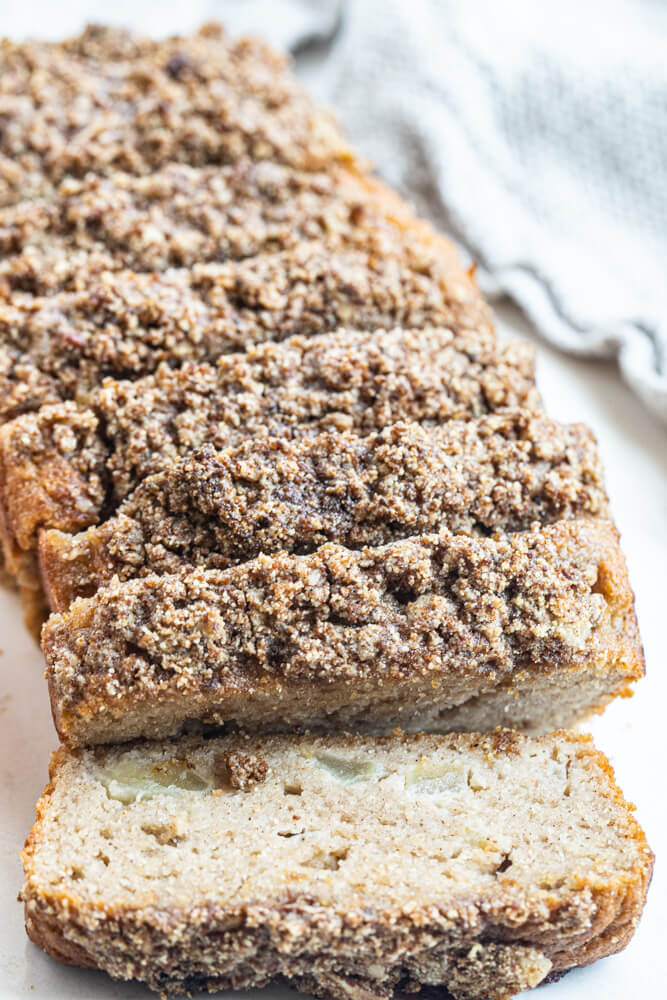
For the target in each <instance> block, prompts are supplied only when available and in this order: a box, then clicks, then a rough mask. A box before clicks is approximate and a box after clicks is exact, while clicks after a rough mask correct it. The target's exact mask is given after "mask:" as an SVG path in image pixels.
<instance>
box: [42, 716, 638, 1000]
mask: <svg viewBox="0 0 667 1000" xmlns="http://www.w3.org/2000/svg"><path fill="white" fill-rule="evenodd" d="M37 816H38V818H37V822H36V824H35V826H34V827H33V830H32V832H31V833H30V836H29V838H28V841H27V843H26V847H25V850H24V852H23V862H24V867H25V873H26V881H25V885H24V888H23V891H22V899H23V901H24V904H25V916H26V927H27V931H28V934H29V935H30V937H31V938H32V939H33V941H35V942H36V943H37V944H39V945H40V946H41V947H42V948H44V949H45V950H46V951H47V952H49V953H50V954H51V955H53V956H54V957H55V958H58V959H59V960H61V961H64V962H68V963H69V964H73V965H81V966H86V967H90V968H99V969H103V970H105V971H106V972H108V973H110V974H111V975H112V976H114V977H116V978H118V979H140V980H142V981H143V982H145V983H147V984H148V985H149V986H150V987H151V988H152V989H154V990H157V991H164V992H165V993H168V994H179V993H184V992H197V991H199V990H201V989H209V990H216V989H241V988H245V987H253V986H263V985H266V984H267V983H269V982H271V981H273V980H275V979H276V978H277V977H285V978H286V979H287V980H288V982H289V983H290V984H291V985H293V986H296V987H297V988H298V989H301V990H304V991H306V992H308V993H314V994H315V995H317V996H322V997H330V998H335V1000H350V998H352V1000H368V998H376V1000H391V998H392V997H394V996H397V995H402V993H403V992H404V991H405V989H406V987H409V989H410V990H412V991H414V990H415V989H418V988H419V987H420V986H437V987H446V988H447V989H448V990H449V991H450V994H451V995H452V996H453V997H454V998H455V1000H489V998H491V1000H506V998H508V997H509V996H510V995H513V994H514V993H516V992H517V991H519V990H523V989H526V988H528V987H532V986H537V985H538V984H539V983H540V982H542V981H543V980H544V979H545V978H546V977H547V976H548V975H550V974H551V975H554V974H557V973H559V972H562V971H564V970H568V969H571V968H573V967H576V966H580V965H586V964H588V963H590V962H592V961H595V960H596V959H599V958H603V957H605V956H607V955H610V954H613V953H614V952H617V951H619V950H620V949H621V948H623V947H624V946H625V945H626V944H627V942H628V940H629V939H630V937H631V936H632V934H633V932H634V930H635V928H636V926H637V922H638V920H639V917H640V915H641V911H642V907H643V904H644V899H645V895H646V890H647V887H648V883H649V879H650V875H651V870H652V861H653V859H652V855H651V852H650V849H649V848H648V846H647V844H646V841H645V838H644V835H643V833H642V831H641V829H640V828H639V826H638V824H637V822H636V821H635V819H634V818H633V815H632V810H631V807H629V806H628V804H627V803H626V802H625V800H624V799H623V796H622V794H621V792H620V791H619V789H618V788H617V786H616V785H615V783H614V779H613V772H612V770H611V768H610V766H609V764H608V762H607V761H606V759H605V758H604V757H603V756H602V754H600V753H598V752H596V751H595V749H594V747H593V746H592V745H591V743H590V740H589V739H588V738H586V737H581V736H575V735H572V734H568V733H563V732H561V733H554V734H550V735H548V736H544V737H542V738H540V739H530V738H525V737H521V736H519V735H518V734H516V733H513V732H510V731H507V730H505V731H499V732H496V733H493V734H490V735H486V736H477V735H465V736H463V735H456V736H445V737H442V736H440V737H437V736H423V735H415V736H406V735H402V734H400V733H396V734H394V735H393V736H391V737H388V738H383V739H373V738H369V737H362V736H356V737H351V736H345V735H332V736H327V737H316V736H313V735H310V734H304V735H301V736H292V737H288V736H285V737H264V738H262V737H258V736H255V737H245V736H243V735H240V734H239V735H235V736H232V737H225V738H213V739H208V740H201V739H198V738H192V737H190V738H188V739H184V740H182V741H176V742H166V743H163V744H144V745H138V746H135V747H133V748H131V749H126V750H123V749H117V748H111V749H107V750H103V751H102V750H99V749H98V750H97V751H80V752H78V753H76V754H72V753H69V752H68V751H66V750H64V749H61V750H59V751H58V752H57V753H56V754H55V755H54V757H53V759H52V762H51V782H50V784H49V785H48V787H47V789H46V791H45V793H44V795H43V797H42V799H41V800H40V802H39V804H38V807H37Z"/></svg>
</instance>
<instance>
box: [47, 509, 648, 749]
mask: <svg viewBox="0 0 667 1000" xmlns="http://www.w3.org/2000/svg"><path fill="white" fill-rule="evenodd" d="M42 647H43V650H44V654H45V657H46V663H47V678H48V681H49V691H50V696H51V706H52V709H53V716H54V720H55V723H56V727H57V729H58V733H59V735H60V737H61V739H62V741H63V742H65V743H68V744H69V745H72V746H80V745H84V744H95V743H110V742H120V741H123V740H130V739H134V738H136V737H140V736H145V737H150V738H153V737H161V736H166V735H172V734H176V733H178V732H180V731H181V730H182V729H183V728H184V727H185V726H186V724H187V723H188V721H189V720H193V719H198V720H201V721H203V722H210V723H215V724H220V723H231V722H233V723H237V724H239V725H241V726H247V727H248V728H259V727H263V728H265V729H272V730H275V729H284V728H286V727H290V728H293V727H299V726H310V727H313V726H315V727H317V726H321V727H326V728H346V727H350V728H366V729H372V730H377V729H391V728H392V727H393V726H395V725H401V726H403V727H405V728H408V729H413V730H414V729H432V730H440V731H448V730H452V729H461V730H478V729H479V730H484V729H493V728H495V727H496V726H497V725H500V724H503V723H506V724H508V725H510V726H512V727H513V728H525V729H530V730H537V731H545V730H548V729H551V728H555V727H556V726H557V725H561V724H562V725H567V724H570V723H572V722H574V721H576V720H577V719H580V718H581V717H583V716H585V715H587V714H588V713H590V712H591V711H593V710H595V709H597V708H601V707H603V706H604V705H605V704H606V703H607V702H608V701H609V700H610V698H612V697H613V696H614V695H618V694H623V693H627V690H628V685H629V683H630V682H631V681H633V680H636V679H637V678H638V677H639V676H640V675H641V673H642V670H643V658H642V650H641V645H640V642H639V636H638V632H637V623H636V619H635V615H634V607H633V597H632V591H631V589H630V586H629V583H628V578H627V572H626V568H625V563H624V560H623V557H622V555H621V552H620V549H619V546H618V541H617V535H616V532H615V529H614V528H613V526H612V525H611V524H610V523H609V522H606V521H595V520H583V521H559V522H557V523H556V524H553V525H549V526H547V527H545V528H541V529H539V530H535V531H527V532H520V533H518V534H514V535H504V536H503V535H501V536H498V537H494V538H474V537H470V536H466V535H452V534H451V533H449V532H442V533H441V534H437V535H422V536H418V537H414V538H410V539H407V540H404V541H400V542H394V543H392V544H390V545H386V546H381V547H379V548H369V549H365V550H363V551H361V552H355V551H350V550H349V549H346V548H343V547H342V546H341V545H335V544H327V545H325V546H323V547H322V548H320V549H318V550H317V551H316V552H314V553H313V554H311V555H306V556H297V555H289V554H285V553H284V554H281V555H277V556H259V557H258V558H257V559H255V560H252V561H251V562H246V563H243V564H242V565H241V566H236V567H233V568H232V569H228V570H202V569H195V570H190V571H189V572H184V573H182V574H174V575H171V576H164V577H157V576H148V577H144V578H143V579H139V580H132V581H130V582H127V583H121V582H119V581H117V580H114V581H113V582H112V583H111V584H110V585H109V586H108V587H106V588H104V589H102V590H99V591H98V592H97V594H96V595H95V596H94V597H92V598H89V599H87V600H83V599H80V600H77V601H75V602H74V603H73V604H72V605H71V607H70V609H69V610H68V611H67V612H64V613H62V614H59V615H52V616H51V618H50V619H49V620H48V622H47V623H46V625H45V626H44V629H43V632H42Z"/></svg>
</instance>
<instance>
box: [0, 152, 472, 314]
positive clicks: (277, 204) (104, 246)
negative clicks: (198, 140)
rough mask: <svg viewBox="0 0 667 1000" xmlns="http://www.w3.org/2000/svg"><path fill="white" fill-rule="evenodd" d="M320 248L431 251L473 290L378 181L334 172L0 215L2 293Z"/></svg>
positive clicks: (230, 174)
mask: <svg viewBox="0 0 667 1000" xmlns="http://www.w3.org/2000/svg"><path fill="white" fill-rule="evenodd" d="M317 240H325V241H326V244H327V246H328V247H330V248H331V249H336V250H338V249H347V250H351V249H360V250H372V251H373V252H374V253H375V255H376V256H378V257H382V256H383V255H384V254H385V253H386V252H389V253H390V254H394V253H395V252H396V247H397V245H401V246H403V247H404V248H405V252H407V253H412V254H413V255H414V257H415V259H416V260H420V259H422V258H423V257H424V253H425V248H426V247H427V246H430V247H431V248H432V250H433V252H434V253H437V256H438V264H439V266H440V268H442V269H443V273H444V271H445V270H447V269H449V271H450V273H451V276H452V280H456V281H458V282H459V283H463V284H465V283H470V279H469V278H468V277H467V276H466V274H465V272H464V271H463V269H462V266H461V262H460V260H459V257H458V254H457V252H456V249H455V247H454V246H453V245H452V244H451V243H449V241H447V240H446V239H445V238H444V237H442V236H439V235H436V233H435V232H434V230H433V229H432V228H431V227H430V226H429V225H428V223H426V222H423V221H421V220H419V219H417V218H416V217H415V216H414V214H413V212H412V211H411V209H410V207H409V206H408V205H407V204H406V203H405V202H403V201H402V200H401V199H400V198H399V197H398V196H397V195H395V194H394V193H393V192H392V191H390V190H389V189H388V188H386V187H385V186H384V185H382V184H381V183H380V182H379V181H377V180H376V179H375V178H373V177H370V176H366V175H364V174H361V173H359V172H358V171H356V170H353V169H351V168H343V167H339V166H337V165H336V164H335V163H334V164H332V165H331V167H330V169H329V171H328V172H327V173H323V172H321V171H320V172H306V171H302V170H295V169H294V168H292V167H288V166H285V165H283V164H279V163H275V162H268V161H264V162H253V161H251V160H247V159H245V160H240V161H239V162H238V163H236V164H234V165H233V166H228V167H191V166H188V165H186V164H179V163H170V164H167V166H165V167H163V168H162V169H160V170H158V171H156V172H155V173H153V174H151V175H150V176H148V177H135V176H133V175H131V174H124V173H115V174H112V175H110V176H108V177H101V176H99V175H97V174H89V175H87V176H86V177H84V178H81V179H78V178H73V177H68V178H66V179H65V180H64V181H63V182H62V183H61V184H60V185H59V186H58V187H57V188H56V190H55V191H54V192H53V194H52V195H51V196H50V197H49V198H39V199H35V200H32V201H24V202H20V203H19V204H17V205H12V206H10V207H6V208H4V209H0V252H1V253H2V260H0V289H4V292H5V294H6V295H9V294H11V293H13V292H16V291H23V292H30V293H32V294H33V295H45V294H53V293H54V292H55V291H59V290H63V289H66V290H70V291H76V290H82V289H85V288H86V286H87V284H88V282H89V280H90V276H91V274H93V273H100V272H102V271H118V270H123V269H129V270H134V271H148V272H151V273H153V272H161V271H165V270H167V269H169V268H174V267H176V268H180V267H192V266H193V265H195V264H200V263H203V262H207V261H211V262H224V261H226V260H229V259H233V260H241V259H243V258H246V257H254V256H256V255H257V254H259V253H271V252H278V251H284V250H293V249H295V248H296V247H298V246H299V244H301V243H303V242H313V241H317Z"/></svg>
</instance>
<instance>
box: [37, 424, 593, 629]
mask: <svg viewBox="0 0 667 1000" xmlns="http://www.w3.org/2000/svg"><path fill="white" fill-rule="evenodd" d="M606 511H607V501H606V497H605V492H604V486H603V481H602V470H601V466H600V461H599V457H598V454H597V450H596V448H595V443H594V440H593V437H592V435H591V434H590V432H589V431H588V430H587V429H586V428H584V427H582V426H580V425H579V426H574V427H562V426H560V425H559V424H557V423H555V422H554V421H553V420H549V419H548V418H546V417H544V416H540V415H536V414H534V413H533V412H531V411H526V410H513V411H506V412H505V413H503V414H498V415H493V416H489V417H481V418H478V419H477V420H469V421H456V420H455V421H450V422H449V423H446V424H443V425H442V426H441V427H435V428H428V429H427V428H424V427H422V426H420V425H419V424H414V423H400V424H394V425H392V426H391V427H389V428H387V429H385V430H384V431H382V432H380V433H379V434H373V435H370V436H368V437H364V438H360V437H358V436H356V435H353V434H350V433H349V432H348V433H345V432H338V433H326V434H322V435H319V436H317V437H314V438H310V439H303V440H300V441H291V442H290V441H284V440H281V439H277V438H267V439H263V440H260V441H256V440H255V441H248V442H245V443H244V444H242V445H239V446H238V447H236V448H232V449H229V450H226V451H221V450H216V449H213V448H212V447H211V446H206V447H204V448H203V449H201V450H199V451H197V452H194V453H193V454H192V455H188V456H187V457H186V458H184V459H183V460H181V461H179V462H177V463H176V464H174V465H173V466H172V467H171V468H169V469H168V470H167V471H165V472H163V473H160V474H158V475H156V476H152V477H149V478H148V479H147V480H144V482H143V484H141V485H140V486H139V487H138V488H137V489H136V490H135V491H134V492H133V493H132V495H131V496H130V497H129V498H128V499H127V500H126V501H125V502H124V503H123V504H122V505H121V507H120V509H119V511H118V514H117V515H116V516H114V517H113V518H111V519H110V520H108V521H106V522H104V523H103V524H101V525H100V526H95V527H92V528H89V529H88V530H87V531H86V532H82V533H80V534H77V535H71V534H67V533H65V532H62V531H56V530H51V531H46V532H43V533H42V535H41V538H40V543H39V561H40V569H41V577H42V581H43V583H44V588H45V590H46V593H47V595H48V599H49V603H50V606H51V608H52V609H53V610H54V611H63V610H66V609H67V608H68V607H69V605H70V604H71V603H72V601H73V600H74V599H75V598H77V597H90V596H92V594H94V593H95V592H96V591H97V590H99V588H100V587H102V586H104V585H105V584H107V583H109V582H110V581H111V579H112V578H113V577H114V576H117V577H118V578H119V579H121V580H131V579H134V578H136V577H140V576H147V575H149V574H150V573H157V574H159V575H165V574H168V573H174V572H177V571H181V570H183V569H187V568H189V567H194V566H202V567H204V568H206V569H225V568H227V567H228V566H232V565H235V564H238V563H241V562H245V561H247V560H248V559H252V558H254V557H255V556H257V555H260V554H261V553H265V554H268V553H272V552H276V553H277V552H280V551H287V552H299V553H301V554H304V553H306V552H312V551H314V550H315V549H316V548H318V547H319V546H320V545H323V544H325V543H326V542H332V541H333V542H338V543H340V544H341V545H345V546H347V547H348V548H355V549H357V548H362V547H363V546H366V545H382V544H385V543H387V542H391V541H394V540H397V539H400V538H406V537H409V536H410V535H417V534H423V533H425V532H428V531H435V530H442V529H443V528H447V529H449V530H450V531H454V532H457V533H466V534H479V535H488V534H490V533H492V532H497V531H517V530H521V529H526V528H529V527H531V525H534V524H535V523H541V524H548V523H550V522H553V521H556V520H560V519H570V518H578V517H587V516H588V517H591V516H599V515H604V514H605V513H606Z"/></svg>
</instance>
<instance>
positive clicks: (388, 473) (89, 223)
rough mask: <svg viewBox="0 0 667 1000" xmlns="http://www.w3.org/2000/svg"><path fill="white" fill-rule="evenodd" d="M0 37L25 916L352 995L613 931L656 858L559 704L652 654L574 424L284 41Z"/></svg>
mask: <svg viewBox="0 0 667 1000" xmlns="http://www.w3.org/2000/svg"><path fill="white" fill-rule="evenodd" d="M0 69H1V72H0V106H1V116H0V117H1V121H2V124H1V126H0V203H1V205H2V207H1V208H0V247H1V251H2V252H1V259H0V331H1V332H0V421H1V426H0V534H1V537H2V546H3V552H4V564H5V569H6V571H7V572H8V573H9V574H11V575H12V576H13V577H14V578H15V579H16V582H17V584H18V587H19V589H20V592H21V597H22V601H23V605H24V609H25V617H26V623H27V625H28V627H29V628H31V629H32V630H33V631H38V630H39V629H40V628H41V627H42V625H43V628H41V642H42V647H43V650H44V654H45V658H46V668H47V679H48V685H49V692H50V697H51V703H52V708H53V717H54V721H55V725H56V728H57V731H58V736H59V737H60V740H61V743H62V746H61V748H60V749H59V750H58V751H57V752H56V753H55V755H54V756H53V759H52V765H51V782H50V784H49V785H48V787H47V789H46V791H45V793H44V795H43V797H42V799H41V800H40V802H39V804H38V807H37V813H38V819H37V823H36V825H35V827H34V828H33V830H32V832H31V834H30V836H29V838H28V841H27V844H26V848H25V851H24V854H23V859H24V865H25V871H26V882H25V886H24V889H23V891H22V899H23V901H24V904H25V916H26V926H27V930H28V933H29V935H30V936H31V938H32V939H33V940H34V941H35V942H36V943H37V944H39V945H41V946H42V947H43V948H44V949H45V950H46V951H47V952H49V953H50V954H51V955H53V956H54V957H55V958H57V959H60V960H62V961H64V962H68V963H70V964H74V965H80V966H84V967H86V966H87V967H94V968H100V969H104V970H106V971H107V972H108V973H110V974H111V975H112V976H114V977H117V978H121V979H132V978H135V979H138V980H141V981H143V982H145V983H146V984H147V985H148V986H150V987H152V988H153V989H155V990H158V991H159V992H162V993H166V994H178V993H184V992H192V991H195V990H198V989H209V990H214V989H227V988H234V989H236V988H241V987H250V986H261V985H264V984H267V983H269V982H272V981H275V980H278V979H281V980H286V981H288V982H289V983H291V984H292V985H294V986H296V987H297V988H299V989H301V990H304V991H306V992H309V993H312V994H315V995H317V996H320V997H327V998H329V997H330V998H335V1000H375V998H377V1000H389V998H392V997H394V996H396V997H399V996H402V995H403V994H405V995H406V996H407V994H419V992H420V991H424V990H428V989H430V988H432V987H439V988H441V989H442V990H447V991H449V994H450V995H451V996H453V997H454V998H455V1000H485V998H493V1000H500V998H504V997H508V996H511V995H513V994H514V993H516V992H518V991H520V990H522V989H525V988H527V987H530V986H535V985H537V984H539V983H540V982H543V981H544V980H545V979H549V978H552V979H553V978H555V977H558V976H559V975H561V974H562V973H563V972H564V971H567V970H568V969H570V968H573V967H575V966H578V965H583V964H586V963H588V962H591V961H593V960H594V959H596V958H599V957H603V956H605V955H608V954H611V953H612V952H614V951H617V950H619V949H620V948H622V947H623V946H624V945H625V943H626V942H627V941H628V939H629V938H630V936H631V935H632V933H633V930H634V928H635V926H636V923H637V921H638V919H639V916H640V913H641V909H642V906H643V901H644V897H645V893H646V889H647V885H648V881H649V878H650V873H651V867H652V856H651V852H650V850H649V848H648V847H647V845H646V842H645V840H644V836H643V834H642V832H641V830H640V829H639V827H638V825H637V823H636V822H635V820H634V819H633V816H632V812H631V807H630V806H628V804H627V803H626V802H625V801H624V799H623V797H622V795H621V793H620V791H619V790H618V788H617V787H616V785H615V784H614V780H613V774H612V772H611V769H610V767H609V765H608V763H607V762H606V760H605V759H604V757H603V756H602V755H601V754H599V753H598V752H597V751H596V750H595V749H594V748H593V747H592V745H591V743H590V741H589V740H588V738H586V737H582V736H578V735H574V734H573V733H570V732H566V731H565V730H564V729H563V728H562V727H568V726H572V725H573V724H575V723H577V722H578V721H579V720H581V719H582V718H584V717H586V716H587V715H589V714H590V713H592V712H595V711H599V710H601V709H602V708H604V706H605V705H606V704H607V703H608V702H609V701H610V699H612V698H614V697H616V696H618V695H625V694H627V693H628V692H629V689H630V685H631V684H632V682H634V681H636V680H637V679H638V678H639V677H640V676H641V674H642V671H643V659H642V650H641V644H640V640H639V635H638V631H637V623H636V619H635V614H634V607H633V596H632V591H631V588H630V585H629V582H628V578H627V573H626V567H625V562H624V559H623V556H622V554H621V551H620V548H619V542H618V535H617V532H616V530H615V528H614V526H613V524H612V523H611V521H610V519H609V511H608V506H607V498H606V494H605V488H604V483H603V477H602V471H601V467H600V460H599V456H598V453H597V450H596V445H595V441H594V438H593V436H592V434H591V433H590V431H588V430H587V429H586V428H585V427H582V426H579V425H575V426H563V425H560V424H557V423H556V422H554V421H553V420H551V419H550V418H549V417H548V416H547V415H546V414H545V413H544V411H543V409H542V406H541V402H540V398H539V395H538V393H537V390H536V387H535V381H534V367H533V356H532V352H531V350H530V349H529V347H528V346H527V345H525V344H523V343H520V342H517V341H503V342H501V341H499V340H498V338H497V336H496V333H495V331H494V328H493V323H492V319H491V316H490V314H489V311H488V309H487V307H486V305H485V303H484V302H483V301H482V299H481V297H480V295H479V292H478V290H477V287H476V285H475V281H474V276H473V275H472V274H471V273H470V272H468V271H466V270H465V269H464V268H463V266H462V265H461V263H460V261H459V259H458V256H457V253H456V251H455V249H454V248H453V247H452V245H451V244H450V243H449V242H447V241H446V240H445V239H443V238H442V237H440V236H439V235H437V234H436V233H435V232H434V231H433V230H432V229H431V228H430V227H429V225H428V224H427V223H425V222H423V221H421V220H419V219H418V218H416V217H415V216H414V214H413V212H412V210H411V208H410V207H409V206H408V205H407V204H406V203H404V202H403V201H402V200H401V199H400V198H398V196H396V195H395V194H393V193H392V192H391V191H389V190H387V189H386V188H385V187H383V185H382V184H381V183H380V182H379V181H378V180H376V179H375V177H373V176H372V175H371V174H370V173H368V171H367V170H366V168H365V167H364V165H363V164H361V163H360V162H359V161H358V160H357V159H356V158H355V156H354V155H353V153H352V152H351V151H350V149H349V148H348V146H347V144H346V142H345V140H344V138H343V137H342V136H341V134H340V132H339V131H338V128H337V126H336V125H335V123H334V122H333V120H332V119H331V118H330V117H329V115H328V114H327V113H325V112H323V111H321V110H319V109H317V108H316V107H314V106H313V104H312V103H311V102H310V100H309V98H308V97H307V96H306V95H305V94H304V93H303V92H302V90H301V89H300V87H299V85H298V84H297V83H296V81H295V80H294V79H293V77H292V76H291V74H290V70H289V67H288V65H287V63H286V61H285V60H284V59H283V58H282V57H281V56H280V55H277V54H276V53H274V52H272V51H270V50H268V49H267V48H266V47H265V46H264V45H263V44H260V43H258V42H255V41H248V40H243V41H230V40H229V39H228V38H227V37H226V35H225V34H224V32H223V31H222V30H221V29H220V28H218V27H216V26H207V27H205V28H203V29H202V30H201V31H200V32H199V33H198V34H197V35H195V36H193V37H190V38H171V39H168V40H166V41H160V42H156V41H152V40H148V39H143V38H135V37H133V36H131V35H129V34H127V33H125V32H122V31H117V30H111V29H106V28H101V27H91V28H88V29H87V30H86V31H85V32H84V33H83V34H82V35H81V36H80V37H78V38H74V39H71V40H69V41H66V42H64V43H60V44H52V43H27V44H22V45H17V44H13V43H10V42H7V41H5V42H3V43H2V48H1V50H0ZM559 727H560V728H559Z"/></svg>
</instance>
